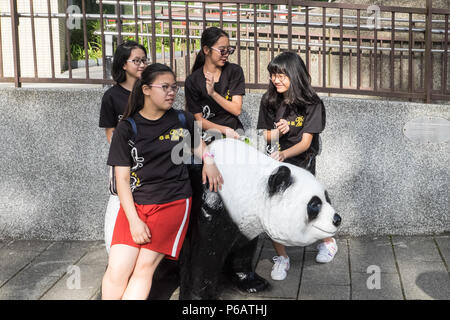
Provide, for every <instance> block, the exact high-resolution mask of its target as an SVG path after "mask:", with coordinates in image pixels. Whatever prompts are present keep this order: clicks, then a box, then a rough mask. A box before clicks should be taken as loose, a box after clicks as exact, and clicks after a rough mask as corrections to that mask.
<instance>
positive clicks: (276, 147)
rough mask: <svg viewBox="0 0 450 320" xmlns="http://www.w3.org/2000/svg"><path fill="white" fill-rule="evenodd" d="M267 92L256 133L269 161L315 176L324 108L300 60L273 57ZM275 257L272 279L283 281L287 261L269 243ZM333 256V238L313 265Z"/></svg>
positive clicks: (281, 249) (283, 252) (281, 251)
mask: <svg viewBox="0 0 450 320" xmlns="http://www.w3.org/2000/svg"><path fill="white" fill-rule="evenodd" d="M267 69H268V71H269V74H270V84H269V89H268V90H267V92H266V93H265V94H264V95H263V97H262V99H261V105H260V110H259V118H258V124H257V128H258V129H263V130H264V131H263V133H264V137H265V139H266V141H267V142H268V145H267V152H268V153H269V154H270V155H271V157H272V158H274V159H275V160H278V161H284V162H288V163H291V164H294V165H296V166H299V167H302V168H304V169H307V170H309V171H310V172H311V173H312V174H315V155H316V154H317V152H318V151H319V150H318V149H319V140H318V139H319V133H320V132H322V130H323V129H324V127H325V107H324V105H323V103H322V100H321V99H320V98H319V97H318V96H317V94H316V93H315V92H314V90H313V88H312V86H311V77H310V75H309V73H308V71H307V70H306V67H305V64H304V62H303V60H302V59H301V58H300V56H299V55H297V54H296V53H294V52H284V53H282V54H280V55H278V56H277V57H275V58H274V59H273V60H272V62H270V63H269V65H268V67H267ZM273 245H274V248H275V250H276V252H277V254H278V256H276V257H274V258H273V260H274V262H275V264H274V266H273V269H272V273H271V276H272V279H274V280H284V279H285V277H286V275H287V271H288V269H289V257H288V255H287V253H286V249H285V247H284V246H283V245H281V244H279V243H276V242H273ZM336 252H337V245H336V241H335V240H334V239H333V238H328V239H324V241H323V243H321V244H320V245H319V253H318V255H317V257H316V261H317V262H321V263H326V262H330V261H331V260H332V259H333V257H334V255H335V254H336Z"/></svg>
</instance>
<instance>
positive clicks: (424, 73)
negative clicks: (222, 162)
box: [0, 0, 450, 102]
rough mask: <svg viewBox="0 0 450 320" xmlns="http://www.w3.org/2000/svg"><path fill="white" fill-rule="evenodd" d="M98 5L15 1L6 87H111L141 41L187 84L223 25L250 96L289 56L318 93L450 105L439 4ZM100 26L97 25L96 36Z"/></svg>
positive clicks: (0, 70) (252, 1)
mask: <svg viewBox="0 0 450 320" xmlns="http://www.w3.org/2000/svg"><path fill="white" fill-rule="evenodd" d="M5 3H6V1H5ZM92 3H93V1H90V2H88V3H87V4H86V1H85V0H78V2H77V1H74V2H72V1H70V0H64V1H63V0H18V1H15V0H10V1H9V8H8V9H9V11H8V9H6V10H5V9H4V10H2V12H0V19H1V23H0V82H14V83H15V86H16V87H20V86H21V83H27V82H51V83H91V84H110V83H112V80H111V79H110V76H109V67H110V61H111V56H112V55H113V51H114V48H115V47H116V46H117V45H118V44H120V43H121V42H122V41H124V40H126V39H134V40H137V41H138V42H140V43H142V44H144V45H145V46H146V47H147V48H148V53H149V57H150V58H151V60H152V62H156V61H157V62H162V63H166V64H168V65H170V66H171V67H172V69H174V70H175V72H176V74H177V79H178V81H179V82H180V84H183V81H184V79H185V78H186V76H187V75H189V73H190V69H191V67H192V65H193V61H194V59H195V56H196V54H197V52H198V50H199V49H200V37H201V33H202V31H203V30H204V29H205V28H207V27H210V26H218V27H221V28H223V29H224V30H226V31H227V32H228V33H229V35H230V42H231V44H232V45H234V46H236V49H237V51H236V54H235V55H233V56H230V60H231V61H232V62H235V63H238V64H240V65H241V66H242V67H243V69H244V72H245V75H246V87H247V88H249V89H265V88H267V84H268V74H267V70H266V66H267V64H268V62H270V60H271V59H273V57H274V56H275V55H277V54H278V53H280V52H282V51H286V50H291V51H296V52H297V53H298V54H299V55H300V56H301V57H302V58H303V59H304V61H305V63H306V66H307V68H308V70H309V71H310V74H311V76H312V82H313V86H314V88H315V90H316V91H318V92H324V93H330V94H350V95H369V96H381V97H394V98H401V99H423V100H425V101H426V102H430V101H432V100H434V101H436V100H450V92H449V86H450V85H449V77H448V70H449V64H448V35H449V27H448V22H449V14H450V10H449V9H437V8H433V7H432V1H431V0H427V1H426V8H409V7H408V8H406V7H387V6H370V7H368V6H366V5H356V4H345V3H327V2H318V1H296V0H272V1H271V2H270V3H269V4H268V3H267V1H263V0H232V1H231V0H222V1H215V2H210V1H205V0H197V1H195V2H187V1H144V0H139V1H138V0H131V1H118V0H113V1H108V0H103V1H102V0H97V1H96V2H95V3H94V5H93V4H92ZM61 4H63V5H61ZM39 6H40V7H39ZM38 7H39V8H40V9H39V10H40V11H39V10H38ZM42 7H44V9H42ZM38 11H39V12H38ZM92 22H95V23H96V24H97V25H96V26H95V27H96V28H95V31H94V32H92V33H90V31H89V28H88V24H89V23H92ZM39 23H40V25H39V28H38V27H37V25H38V24H39ZM42 23H44V24H42ZM8 28H10V29H11V32H10V33H8V32H7V31H5V30H6V29H8ZM75 30H79V32H81V33H82V45H81V51H84V58H83V60H84V65H83V66H81V67H80V66H79V65H75V66H74V63H73V61H72V60H73V59H72V56H73V38H74V31H75ZM90 37H97V39H99V40H98V41H97V42H96V43H95V49H97V50H99V51H98V55H100V56H101V58H99V59H98V61H101V62H98V61H97V62H96V63H94V65H93V66H92V65H90V63H91V61H90V60H91V59H90V58H91V57H90V55H89V53H90V51H92V46H93V45H92V43H91V40H90ZM25 38H27V39H28V40H25ZM8 41H10V43H11V46H10V48H7V46H6V45H5V43H8ZM27 41H28V42H27ZM2 43H3V46H2ZM45 43H48V45H45ZM41 47H45V48H41ZM44 49H45V50H46V51H45V50H44ZM42 50H44V52H43V53H42ZM5 52H9V53H10V54H5ZM71 52H72V53H71ZM7 56H8V57H10V58H9V59H12V61H8V57H7ZM30 57H32V59H31V58H30ZM44 57H45V58H46V59H47V60H45V61H47V65H48V67H46V68H44V65H45V63H44V62H42V61H44ZM27 59H28V60H27ZM25 60H27V61H28V62H27V63H26V61H25ZM11 64H12V65H13V66H14V68H13V69H11V70H10V71H7V70H6V69H5V66H7V65H11ZM8 72H9V74H7V73H8Z"/></svg>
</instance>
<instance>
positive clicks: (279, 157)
mask: <svg viewBox="0 0 450 320" xmlns="http://www.w3.org/2000/svg"><path fill="white" fill-rule="evenodd" d="M270 156H271V157H272V159H275V160H277V161H281V162H283V161H284V160H286V155H285V153H284V152H283V151H275V152H273V153H272V154H271V155H270Z"/></svg>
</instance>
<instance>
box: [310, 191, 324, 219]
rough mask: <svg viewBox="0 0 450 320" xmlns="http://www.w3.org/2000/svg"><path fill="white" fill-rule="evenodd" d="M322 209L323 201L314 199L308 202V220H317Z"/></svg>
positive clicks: (317, 198)
mask: <svg viewBox="0 0 450 320" xmlns="http://www.w3.org/2000/svg"><path fill="white" fill-rule="evenodd" d="M321 207H322V200H320V198H319V197H316V196H314V197H312V199H311V200H310V201H309V202H308V219H309V221H312V220H314V219H316V218H317V216H318V215H319V212H320V208H321Z"/></svg>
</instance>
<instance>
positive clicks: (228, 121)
mask: <svg viewBox="0 0 450 320" xmlns="http://www.w3.org/2000/svg"><path fill="white" fill-rule="evenodd" d="M234 50H235V49H234V48H233V47H231V46H230V39H229V36H228V34H227V33H226V32H225V31H224V30H222V29H220V28H216V27H211V28H207V29H206V30H205V31H203V33H202V37H201V48H200V51H199V52H198V55H197V57H196V59H195V62H194V66H193V68H192V74H191V75H190V76H188V77H187V78H186V81H185V96H186V109H187V110H188V111H190V112H191V113H193V114H194V117H195V119H196V120H197V121H199V122H200V123H201V126H202V129H203V130H204V135H203V137H204V139H205V141H206V142H207V143H208V142H211V141H212V140H213V138H214V137H215V136H217V135H215V134H214V133H212V134H211V135H208V132H211V131H215V132H216V133H218V135H219V136H227V137H229V138H239V137H240V133H241V134H242V133H243V130H244V126H243V125H242V123H241V121H240V120H239V118H238V116H239V115H240V114H241V112H242V99H243V96H244V95H245V78H244V72H243V70H242V68H241V67H240V66H239V65H237V64H234V63H230V62H228V58H229V56H230V55H231V54H233V52H234ZM203 227H204V228H210V229H209V231H211V232H212V231H213V228H216V227H220V226H215V225H214V223H210V224H208V225H204V226H203ZM220 231H221V230H217V232H220ZM257 243H258V239H257V238H255V239H253V240H252V241H250V242H249V243H247V244H245V245H242V246H241V247H239V248H238V247H237V246H236V247H233V248H232V249H231V252H230V254H229V255H228V257H227V263H226V265H227V268H226V269H227V270H226V271H227V272H226V273H227V275H228V276H229V278H230V279H231V280H232V282H233V283H234V284H235V285H236V286H237V287H238V288H239V289H241V290H243V291H247V292H249V293H255V292H260V291H263V290H265V289H266V288H268V282H267V281H266V280H265V279H263V278H261V277H260V276H259V275H257V274H256V273H255V272H254V270H253V267H252V258H253V256H254V255H255V252H256V247H257Z"/></svg>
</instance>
